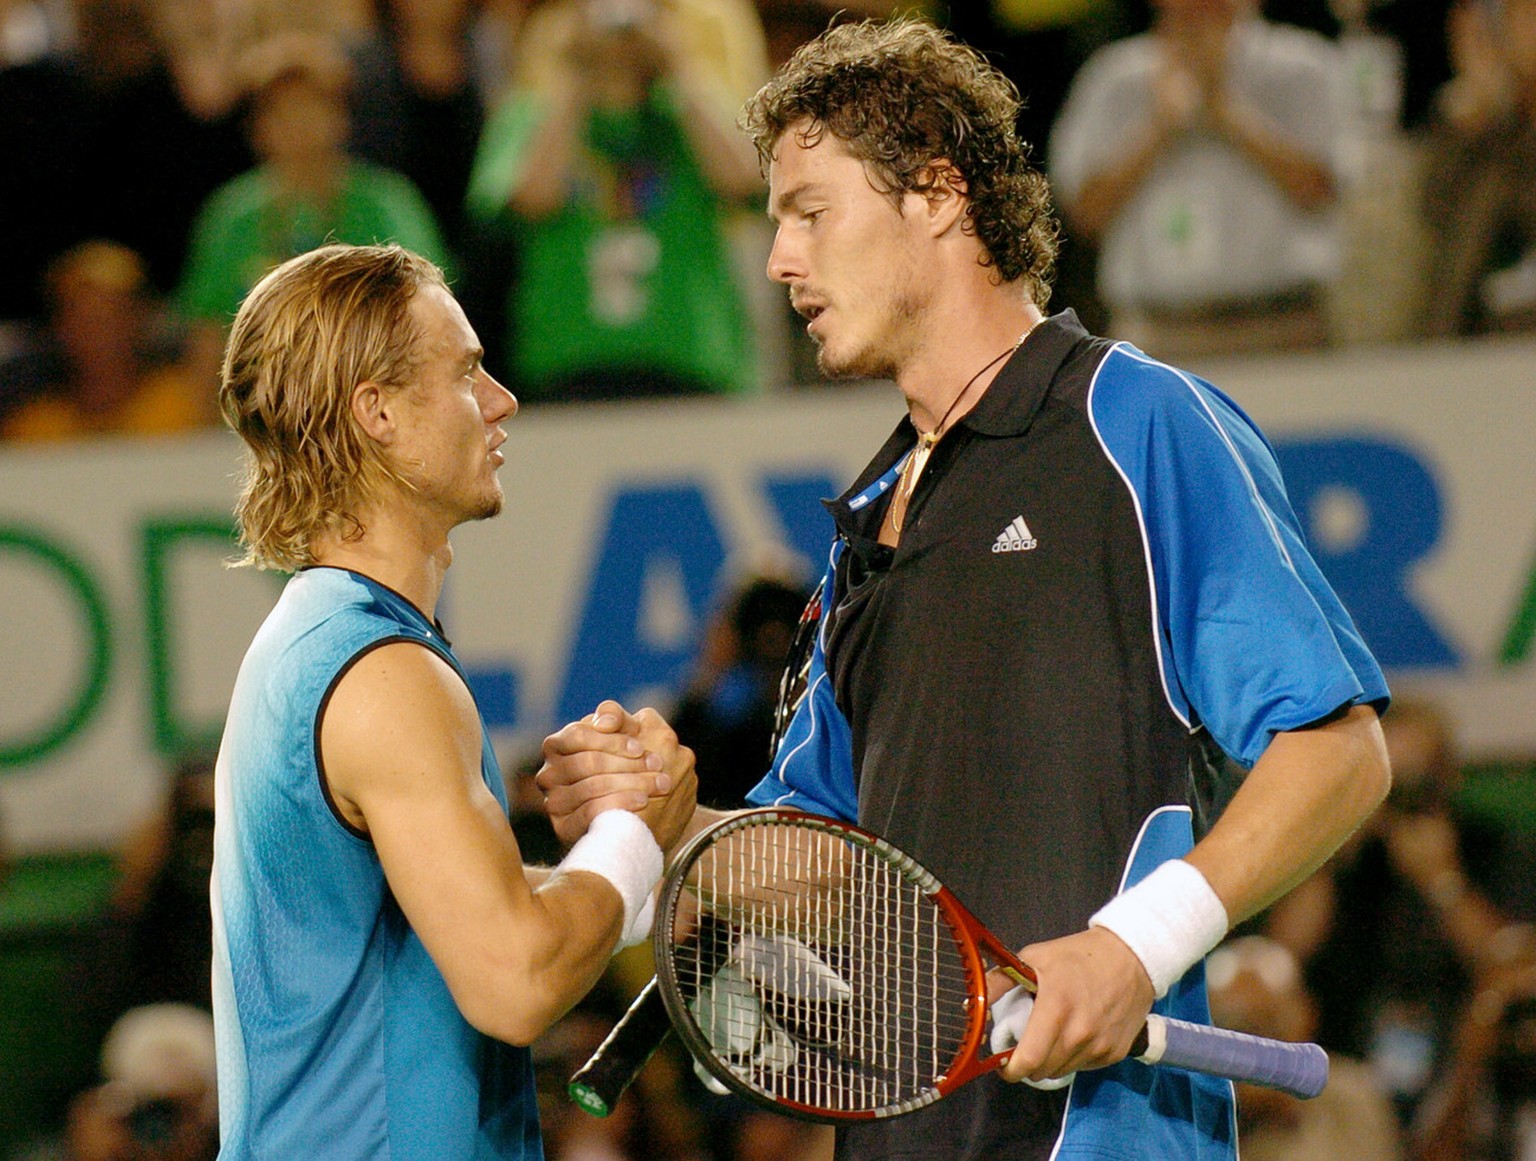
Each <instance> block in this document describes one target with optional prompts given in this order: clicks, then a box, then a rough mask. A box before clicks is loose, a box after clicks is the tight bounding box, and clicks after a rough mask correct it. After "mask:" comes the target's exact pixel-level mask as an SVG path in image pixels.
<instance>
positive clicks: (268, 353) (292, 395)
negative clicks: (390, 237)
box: [219, 245, 445, 572]
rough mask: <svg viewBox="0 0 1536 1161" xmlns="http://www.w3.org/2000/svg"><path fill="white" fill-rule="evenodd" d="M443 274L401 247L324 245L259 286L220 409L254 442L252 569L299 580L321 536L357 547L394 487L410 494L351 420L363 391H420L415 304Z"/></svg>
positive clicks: (250, 446)
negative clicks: (415, 387) (368, 516)
mask: <svg viewBox="0 0 1536 1161" xmlns="http://www.w3.org/2000/svg"><path fill="white" fill-rule="evenodd" d="M443 285H445V282H444V278H443V272H442V271H441V270H440V269H438V267H437V266H435V265H434V264H433V263H431V262H429V261H427V260H426V259H425V258H422V257H420V256H418V255H416V254H413V253H411V252H410V251H408V250H405V249H402V248H401V247H399V246H346V245H331V246H322V247H321V248H319V249H318V250H312V251H310V252H309V253H307V254H301V255H299V256H298V257H297V258H292V259H290V260H289V261H287V262H285V263H283V264H282V265H281V266H279V267H277V269H275V270H273V271H272V272H271V273H269V274H268V275H267V276H266V277H265V278H263V279H262V280H261V281H260V282H258V283H257V284H256V287H255V289H253V290H252V291H251V293H250V294H249V295H248V296H247V297H246V299H245V301H244V302H243V303H242V304H241V306H240V311H239V313H238V314H237V315H236V316H235V322H234V326H233V328H232V329H231V330H230V334H229V342H228V344H227V346H226V347H225V352H224V368H223V374H222V377H221V381H220V384H219V409H220V411H221V412H222V413H223V416H224V421H225V422H226V423H228V424H229V426H230V427H232V428H233V429H234V430H235V432H236V433H237V434H238V435H239V436H240V438H241V439H243V440H244V441H245V445H246V460H245V472H244V476H243V479H242V482H241V483H242V487H241V493H240V499H239V500H238V502H237V503H236V505H235V517H236V519H237V521H238V523H239V526H240V541H241V544H242V546H243V547H244V549H245V556H244V558H243V559H242V560H241V561H240V563H241V564H248V565H254V566H255V567H257V568H270V569H279V570H283V571H290V572H291V571H293V570H295V569H298V568H302V567H303V566H305V565H308V564H313V563H314V561H315V557H314V550H313V542H314V540H315V538H316V536H317V535H321V534H327V533H329V534H333V535H336V536H339V537H341V538H342V539H344V540H355V539H356V538H358V537H359V536H361V535H362V534H363V531H364V528H363V524H362V521H361V519H360V513H361V512H362V510H363V509H364V508H365V507H366V505H367V504H368V502H369V501H371V500H372V499H373V498H375V497H376V496H378V495H379V494H380V490H381V489H382V488H383V487H384V486H385V485H386V484H389V483H393V484H397V485H400V486H402V487H409V486H410V485H409V484H408V483H407V482H406V481H405V480H404V479H403V478H402V477H401V476H400V474H399V472H398V471H396V470H395V469H394V468H392V467H391V466H390V465H389V464H388V462H387V461H386V460H385V459H384V457H383V456H382V455H381V454H380V453H379V450H378V448H377V447H376V445H375V444H374V443H373V441H372V440H370V439H369V438H368V437H367V435H365V434H364V433H363V431H362V430H360V429H359V427H358V426H357V423H356V421H355V420H354V419H353V418H352V412H351V406H352V394H353V391H354V390H355V389H356V388H357V385H358V384H359V383H364V382H372V383H376V384H378V385H379V386H381V387H383V388H385V389H386V390H398V389H400V388H401V387H403V386H404V385H405V384H407V383H409V382H410V381H411V380H412V378H413V377H414V372H415V370H416V369H417V368H418V367H419V366H420V364H421V355H420V352H419V349H418V348H419V344H420V338H421V335H420V331H419V328H418V327H417V325H416V323H415V321H414V319H413V318H412V315H411V302H412V300H413V299H414V298H415V297H416V294H417V292H418V291H420V290H421V289H422V288H423V287H425V286H443Z"/></svg>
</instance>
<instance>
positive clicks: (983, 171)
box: [741, 19, 1060, 307]
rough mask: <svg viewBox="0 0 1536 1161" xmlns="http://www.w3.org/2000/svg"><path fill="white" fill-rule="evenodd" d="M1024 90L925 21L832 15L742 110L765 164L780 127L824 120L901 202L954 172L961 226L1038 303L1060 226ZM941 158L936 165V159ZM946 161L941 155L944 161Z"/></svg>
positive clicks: (821, 128)
mask: <svg viewBox="0 0 1536 1161" xmlns="http://www.w3.org/2000/svg"><path fill="white" fill-rule="evenodd" d="M1018 111H1019V92H1018V89H1017V88H1015V87H1014V84H1013V82H1012V81H1010V80H1009V79H1008V78H1007V77H1005V76H1004V75H1003V74H1002V73H1001V72H999V71H998V70H997V68H996V67H994V66H993V65H992V64H990V63H989V62H988V61H987V60H986V59H985V58H984V57H983V56H982V55H981V54H980V53H978V52H976V51H975V50H974V49H972V48H970V47H968V46H966V45H964V44H961V43H960V42H959V41H957V40H955V39H954V37H952V36H951V35H950V34H949V33H947V32H944V31H941V30H939V29H937V28H935V27H934V26H933V25H931V24H927V23H925V22H923V21H920V20H912V19H897V20H891V21H884V22H881V21H873V20H865V21H858V22H854V23H848V24H839V25H835V26H833V27H832V28H829V29H828V30H827V31H826V32H824V33H822V34H821V35H820V36H818V37H817V38H816V39H814V40H812V41H810V42H809V43H807V44H804V45H802V46H801V47H800V49H799V50H798V51H796V52H795V54H794V56H792V57H791V58H790V59H789V61H788V63H786V64H785V65H784V67H783V68H782V69H781V70H780V71H779V73H778V75H776V76H775V77H774V78H773V79H772V80H771V81H769V82H768V83H767V84H766V85H764V86H763V88H762V89H761V90H759V91H758V93H757V95H756V96H755V97H753V98H752V99H751V100H750V101H749V102H748V103H747V106H746V109H745V110H744V111H743V112H742V117H741V124H742V128H743V129H744V130H745V131H746V132H747V133H749V134H751V136H752V139H753V141H754V143H755V144H756V145H757V154H758V160H759V162H760V163H761V165H762V167H763V170H764V172H765V173H766V172H767V169H768V165H769V163H770V162H771V161H772V160H773V156H774V154H775V152H776V151H777V149H778V144H779V140H780V139H781V138H782V137H783V135H784V134H785V132H787V131H789V130H791V129H793V130H794V131H795V133H796V134H797V135H798V138H797V139H798V140H800V141H801V142H802V143H804V144H806V145H814V144H815V143H816V141H817V140H819V139H820V137H821V134H822V133H823V132H828V131H830V132H831V134H832V135H833V136H834V137H836V138H837V139H838V140H839V141H840V142H842V144H843V145H844V147H845V148H846V149H847V150H848V152H849V153H850V154H852V156H854V157H856V158H858V159H859V160H861V161H863V162H864V163H865V164H866V165H867V166H868V167H869V170H870V173H871V175H872V176H873V177H874V179H875V180H876V181H877V182H878V186H877V188H880V189H881V190H882V192H884V193H886V194H887V195H888V196H890V198H891V199H892V201H894V202H895V203H896V204H897V205H898V206H899V205H900V203H901V198H902V196H903V195H904V194H906V193H908V192H912V193H918V194H923V193H926V192H927V191H928V190H930V189H932V188H933V187H934V186H935V185H936V184H938V183H939V182H941V181H950V182H954V181H955V179H956V177H958V179H959V182H960V183H961V188H962V189H963V190H964V192H965V194H966V196H967V198H968V200H969V205H968V206H967V209H966V215H967V222H966V225H967V228H968V229H970V230H971V231H973V232H974V233H975V235H976V237H977V238H978V239H980V241H981V244H982V246H983V247H984V248H985V250H986V257H985V258H984V259H983V264H984V265H991V266H995V267H996V269H997V273H998V275H999V276H1000V277H1001V278H1002V280H1003V281H1004V282H1015V281H1018V280H1019V279H1023V280H1024V281H1025V285H1026V287H1027V289H1028V290H1029V292H1030V297H1031V298H1032V299H1033V300H1034V302H1035V303H1036V304H1037V305H1039V306H1042V307H1043V306H1044V305H1045V303H1046V300H1047V299H1048V298H1049V297H1050V280H1051V275H1052V273H1053V271H1054V269H1055V265H1056V251H1057V246H1058V244H1059V233H1060V231H1059V227H1058V225H1057V222H1056V218H1055V216H1054V214H1053V213H1052V210H1051V199H1050V188H1049V186H1048V185H1047V184H1046V180H1045V177H1044V175H1043V174H1041V173H1040V172H1039V170H1037V169H1035V168H1034V167H1033V166H1031V165H1030V164H1029V146H1028V145H1027V144H1025V143H1024V142H1022V141H1020V139H1019V136H1018V130H1017V128H1016V125H1017V119H1018ZM936 163H937V164H936ZM945 163H947V164H945Z"/></svg>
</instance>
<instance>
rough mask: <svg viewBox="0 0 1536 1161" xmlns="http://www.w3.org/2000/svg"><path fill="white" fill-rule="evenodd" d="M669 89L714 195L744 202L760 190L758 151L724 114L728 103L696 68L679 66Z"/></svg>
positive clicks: (760, 177) (694, 153)
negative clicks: (712, 88) (714, 90)
mask: <svg viewBox="0 0 1536 1161" xmlns="http://www.w3.org/2000/svg"><path fill="white" fill-rule="evenodd" d="M670 88H671V91H672V95H673V99H674V100H675V101H676V102H677V107H678V115H679V118H680V120H681V122H682V127H683V132H684V133H686V134H687V136H688V144H689V145H690V146H691V147H692V149H693V155H694V158H695V160H696V161H697V162H698V165H699V169H700V171H701V172H702V173H703V174H704V177H705V179H706V180H707V181H708V182H709V186H710V188H711V189H712V190H714V192H715V194H716V196H718V197H720V198H722V199H724V200H726V201H744V200H746V199H747V198H750V197H752V196H753V195H754V194H756V193H758V192H760V191H761V189H762V180H763V179H762V176H761V174H759V172H758V166H757V150H756V149H755V148H754V147H753V145H752V142H751V140H750V139H749V138H748V137H747V135H746V134H744V133H742V132H740V131H738V130H737V128H736V126H735V125H734V124H733V123H732V121H731V118H730V117H729V116H728V115H726V114H725V112H724V110H725V109H726V108H727V107H728V106H727V104H726V103H725V102H724V101H723V100H722V99H721V98H719V97H718V96H717V95H716V94H715V93H714V92H713V91H712V90H711V88H710V86H709V84H708V82H707V81H706V80H705V78H703V77H702V76H699V75H698V73H697V71H696V70H694V69H689V68H680V69H679V70H678V71H677V72H676V73H674V75H673V76H672V78H671V81H670Z"/></svg>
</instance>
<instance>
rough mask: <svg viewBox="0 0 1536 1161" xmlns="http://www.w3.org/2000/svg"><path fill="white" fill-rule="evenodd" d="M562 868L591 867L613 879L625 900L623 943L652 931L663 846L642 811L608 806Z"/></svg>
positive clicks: (634, 941)
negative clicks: (636, 812) (640, 812)
mask: <svg viewBox="0 0 1536 1161" xmlns="http://www.w3.org/2000/svg"><path fill="white" fill-rule="evenodd" d="M555 869H556V870H558V871H590V872H591V873H592V874H594V875H601V876H602V877H603V878H605V879H607V880H608V881H609V882H610V883H612V884H613V886H614V889H615V890H617V891H618V893H619V897H620V898H621V899H623V900H624V931H623V933H622V934H621V935H620V936H619V946H620V947H633V946H634V945H635V944H637V943H640V942H641V941H642V940H644V939H645V938H646V937H647V936H648V935H650V933H651V920H652V919H653V918H655V915H656V906H655V902H654V900H653V899H652V898H651V895H652V892H653V891H654V889H655V887H656V884H657V882H659V881H660V879H661V869H662V857H661V847H659V846H658V845H657V844H656V837H655V836H654V835H653V834H651V828H650V827H648V826H646V825H645V823H643V822H641V821H640V816H639V815H637V814H631V813H630V812H629V811H627V810H605V811H603V813H602V814H600V815H598V816H597V817H596V818H594V819H593V820H592V825H591V826H589V827H587V833H586V834H584V835H582V836H581V838H579V839H578V840H577V841H576V845H575V846H573V847H572V848H571V849H570V851H569V853H567V854H566V856H565V858H563V859H561V860H560V865H559V866H558V867H556V868H555Z"/></svg>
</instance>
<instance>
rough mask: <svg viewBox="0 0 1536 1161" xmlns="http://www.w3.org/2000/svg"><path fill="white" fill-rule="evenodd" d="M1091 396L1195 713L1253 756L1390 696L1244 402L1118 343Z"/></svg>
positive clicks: (1196, 721)
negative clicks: (1134, 514)
mask: <svg viewBox="0 0 1536 1161" xmlns="http://www.w3.org/2000/svg"><path fill="white" fill-rule="evenodd" d="M1089 412H1090V418H1091V420H1092V423H1093V426H1094V430H1095V431H1096V433H1097V434H1098V437H1099V439H1100V441H1101V443H1102V445H1103V447H1104V450H1105V453H1106V454H1107V455H1108V456H1109V458H1110V460H1111V462H1112V463H1113V464H1114V465H1115V467H1116V468H1117V470H1118V471H1119V472H1120V474H1121V475H1122V477H1123V478H1124V479H1125V481H1126V483H1127V485H1128V486H1129V487H1130V489H1131V491H1132V494H1133V496H1134V498H1135V501H1136V504H1137V507H1138V514H1139V518H1140V521H1141V525H1142V531H1143V537H1144V544H1145V547H1146V552H1147V557H1148V570H1149V575H1150V578H1151V583H1152V586H1153V590H1154V598H1155V613H1156V616H1157V620H1158V634H1159V648H1160V651H1161V654H1162V667H1163V681H1164V685H1165V687H1166V690H1167V694H1168V698H1169V701H1170V703H1171V704H1172V705H1173V707H1174V709H1175V710H1176V712H1178V713H1180V714H1181V715H1182V716H1183V717H1184V719H1185V720H1186V722H1188V723H1189V724H1190V725H1191V726H1195V725H1204V726H1205V727H1206V728H1207V729H1208V730H1209V731H1210V733H1211V735H1212V737H1213V738H1215V740H1216V742H1217V744H1219V745H1220V746H1221V747H1222V749H1223V750H1225V751H1226V752H1227V753H1228V754H1229V755H1231V756H1232V757H1233V758H1235V759H1237V760H1238V761H1239V762H1241V763H1243V764H1244V765H1246V766H1251V765H1252V764H1253V763H1254V762H1255V761H1257V760H1258V757H1259V755H1260V754H1262V753H1263V752H1264V750H1265V748H1266V747H1267V746H1268V745H1269V742H1270V739H1271V738H1272V737H1273V735H1274V734H1275V733H1277V732H1279V731H1282V730H1291V729H1296V728H1299V727H1301V726H1305V725H1308V724H1310V723H1313V722H1316V721H1318V720H1320V719H1322V718H1324V717H1326V716H1327V715H1329V714H1331V713H1333V712H1334V711H1336V710H1337V709H1339V707H1341V706H1344V705H1349V704H1355V703H1371V704H1374V705H1376V706H1377V708H1378V709H1379V708H1382V707H1383V706H1385V704H1386V701H1387V698H1388V694H1387V686H1386V681H1385V679H1384V678H1383V677H1382V674H1381V670H1380V668H1379V667H1378V666H1377V664H1376V661H1375V659H1374V658H1373V657H1372V656H1371V654H1370V651H1369V650H1368V649H1367V648H1366V647H1365V643H1364V641H1363V640H1362V639H1361V637H1360V634H1359V632H1358V630H1356V628H1355V625H1354V622H1353V621H1352V620H1351V619H1350V616H1349V614H1348V612H1346V611H1345V609H1344V607H1343V605H1342V604H1340V602H1339V599H1338V597H1337V596H1336V595H1335V594H1334V592H1333V589H1332V588H1331V587H1330V586H1329V584H1328V582H1327V580H1326V579H1325V578H1324V577H1323V574H1322V572H1321V570H1320V569H1319V568H1318V567H1317V563H1316V562H1315V561H1314V560H1313V559H1312V555H1311V553H1310V552H1309V551H1308V549H1307V546H1306V542H1305V540H1304V538H1303V535H1302V531H1301V527H1300V523H1299V521H1298V520H1297V518H1296V514H1295V512H1294V511H1292V509H1291V505H1290V501H1289V499H1288V498H1287V496H1286V493H1285V485H1284V482H1283V481H1282V480H1281V478H1280V470H1279V468H1278V466H1277V465H1276V463H1275V457H1274V453H1273V451H1272V450H1271V448H1270V446H1269V444H1268V442H1267V441H1266V440H1265V439H1264V436H1263V435H1262V434H1261V433H1260V432H1259V430H1258V428H1257V427H1256V426H1255V425H1254V424H1253V421H1252V420H1250V419H1249V418H1248V417H1247V416H1246V415H1245V414H1243V412H1242V410H1241V409H1240V408H1239V407H1238V406H1237V405H1236V404H1235V403H1233V402H1232V401H1231V400H1230V399H1228V398H1227V397H1226V396H1225V395H1223V394H1222V393H1221V392H1219V391H1217V390H1216V389H1215V388H1214V387H1212V386H1211V385H1210V384H1209V383H1206V382H1204V381H1203V380H1200V379H1197V378H1195V377H1194V376H1191V375H1187V374H1185V373H1183V372H1181V371H1178V370H1175V369H1174V368H1172V367H1168V366H1166V365H1164V364H1162V363H1158V362H1156V361H1154V360H1152V359H1149V358H1147V357H1146V356H1144V355H1142V354H1141V353H1140V352H1138V351H1136V350H1135V349H1134V348H1131V347H1127V346H1124V345H1122V346H1119V347H1116V348H1115V350H1114V351H1112V352H1111V353H1110V354H1109V355H1108V356H1106V358H1105V360H1104V362H1103V364H1102V365H1101V367H1100V369H1099V372H1098V374H1097V376H1096V378H1095V381H1094V385H1093V388H1092V390H1091V392H1090V395H1089Z"/></svg>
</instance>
